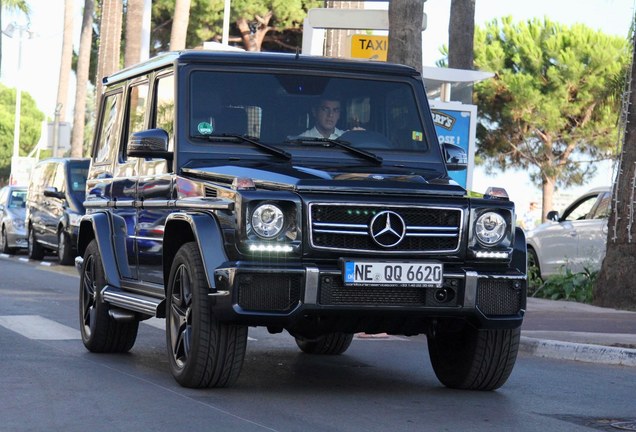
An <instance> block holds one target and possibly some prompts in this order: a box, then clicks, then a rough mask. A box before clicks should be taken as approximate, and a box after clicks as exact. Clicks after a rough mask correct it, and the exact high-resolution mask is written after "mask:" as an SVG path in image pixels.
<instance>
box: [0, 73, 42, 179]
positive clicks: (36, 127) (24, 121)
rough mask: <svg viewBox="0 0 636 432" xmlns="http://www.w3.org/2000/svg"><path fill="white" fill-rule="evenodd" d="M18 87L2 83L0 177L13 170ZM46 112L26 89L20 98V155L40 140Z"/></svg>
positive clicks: (0, 90)
mask: <svg viewBox="0 0 636 432" xmlns="http://www.w3.org/2000/svg"><path fill="white" fill-rule="evenodd" d="M15 98H16V89H14V88H8V87H6V86H4V85H2V84H0V177H7V176H8V174H9V172H10V170H11V156H12V153H13V126H14V122H15ZM42 121H44V113H43V112H42V111H40V110H39V109H38V107H37V106H36V104H35V100H33V98H32V97H31V95H30V94H29V93H27V92H25V91H23V92H22V94H21V100H20V156H26V155H27V154H28V153H29V152H30V151H31V150H32V149H33V148H34V147H35V146H36V144H37V143H38V141H39V140H40V134H41V132H42Z"/></svg>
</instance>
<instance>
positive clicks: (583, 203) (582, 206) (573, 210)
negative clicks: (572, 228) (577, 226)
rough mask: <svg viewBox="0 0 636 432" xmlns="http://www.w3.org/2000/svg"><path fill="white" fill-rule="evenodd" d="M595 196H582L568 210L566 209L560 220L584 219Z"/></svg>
mask: <svg viewBox="0 0 636 432" xmlns="http://www.w3.org/2000/svg"><path fill="white" fill-rule="evenodd" d="M596 198H597V195H590V196H587V197H585V198H583V199H582V200H580V201H579V202H577V203H576V204H574V205H573V206H572V207H570V208H569V209H568V210H566V212H565V213H564V214H563V219H562V220H564V221H575V220H582V219H585V218H586V216H587V215H588V213H589V212H590V210H592V207H594V204H595V203H596Z"/></svg>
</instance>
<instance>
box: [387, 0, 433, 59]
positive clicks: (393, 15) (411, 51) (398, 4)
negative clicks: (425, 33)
mask: <svg viewBox="0 0 636 432" xmlns="http://www.w3.org/2000/svg"><path fill="white" fill-rule="evenodd" d="M424 1H425V0H394V1H391V2H389V51H388V53H387V57H388V61H390V62H392V63H402V64H405V65H408V66H412V67H414V68H415V69H417V70H418V71H422V22H423V21H424Z"/></svg>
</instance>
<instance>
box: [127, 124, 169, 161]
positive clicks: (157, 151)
mask: <svg viewBox="0 0 636 432" xmlns="http://www.w3.org/2000/svg"><path fill="white" fill-rule="evenodd" d="M169 139H170V138H169V137H168V132H166V131H165V130H164V129H148V130H145V131H140V132H135V133H133V134H132V135H130V139H129V140H128V147H127V149H126V154H127V155H128V156H131V157H141V158H160V159H167V160H172V158H173V153H172V152H170V151H168V141H169Z"/></svg>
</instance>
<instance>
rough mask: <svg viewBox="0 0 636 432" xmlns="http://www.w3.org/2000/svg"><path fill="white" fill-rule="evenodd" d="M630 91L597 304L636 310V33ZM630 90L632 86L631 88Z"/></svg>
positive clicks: (595, 295)
mask: <svg viewBox="0 0 636 432" xmlns="http://www.w3.org/2000/svg"><path fill="white" fill-rule="evenodd" d="M633 44H634V49H632V56H633V57H632V70H631V76H630V77H629V80H628V81H629V82H630V89H631V91H628V92H626V94H627V95H628V96H627V97H629V107H628V113H627V118H626V123H625V135H624V137H623V140H624V141H623V151H622V155H621V161H620V170H619V173H620V175H619V176H617V179H616V182H615V184H614V191H613V193H614V199H613V201H612V210H611V213H610V217H609V219H608V222H607V228H608V232H607V251H606V253H605V259H604V260H603V264H602V266H601V270H600V272H599V274H598V278H597V280H596V285H595V286H594V296H593V302H594V304H596V305H598V306H604V307H612V308H618V309H628V310H636V278H635V277H634V273H633V272H634V269H635V268H636V224H635V218H636V209H635V208H634V205H635V204H634V196H633V193H634V184H636V183H635V182H636V109H634V107H635V106H636V37H634V39H633ZM628 90H629V89H628Z"/></svg>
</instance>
